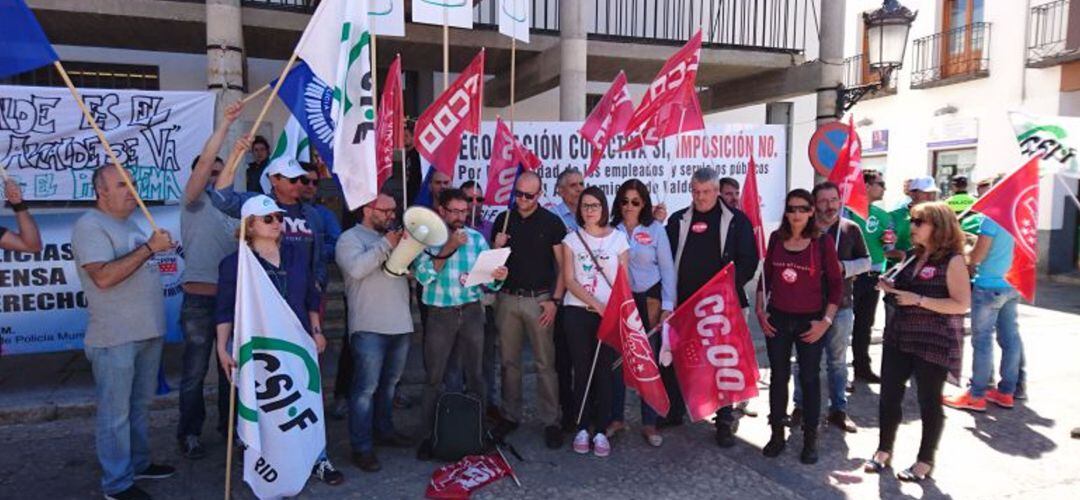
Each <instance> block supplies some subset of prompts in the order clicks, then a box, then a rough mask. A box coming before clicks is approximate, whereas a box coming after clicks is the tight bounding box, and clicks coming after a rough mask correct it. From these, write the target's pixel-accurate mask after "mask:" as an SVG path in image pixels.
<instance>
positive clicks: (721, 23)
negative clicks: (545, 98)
mask: <svg viewBox="0 0 1080 500" xmlns="http://www.w3.org/2000/svg"><path fill="white" fill-rule="evenodd" d="M502 1H505V0H474V2H473V3H474V4H475V7H474V11H473V23H474V27H475V28H476V29H498V22H499V16H498V10H497V9H498V8H499V5H500V4H501V2H502ZM579 1H583V2H585V3H586V7H587V9H588V14H589V18H588V19H587V20H586V29H587V30H588V36H589V38H590V39H599V40H609V41H617V42H632V43H650V44H668V45H678V44H681V43H684V42H685V41H686V40H688V39H689V38H690V37H691V36H693V34H694V32H695V31H696V30H697V29H698V27H700V28H701V29H702V42H703V44H704V45H705V46H707V47H709V46H711V47H725V48H746V49H754V50H769V51H782V52H793V53H801V52H802V51H803V50H804V49H805V47H806V36H807V28H808V27H809V26H808V22H810V19H811V16H813V15H816V14H815V13H813V12H811V10H810V9H813V8H815V7H816V2H815V1H814V0H579ZM515 2H516V3H517V4H519V5H522V6H526V8H527V9H528V11H529V22H530V24H531V26H532V30H533V31H534V32H539V33H548V34H556V33H558V31H559V2H560V0H515ZM407 3H409V2H407ZM241 4H242V5H243V6H245V7H253V8H262V9H278V10H285V11H292V12H301V13H310V12H313V11H314V10H315V7H317V6H318V4H319V0H241ZM409 9H410V6H409V5H406V11H408V10H409Z"/></svg>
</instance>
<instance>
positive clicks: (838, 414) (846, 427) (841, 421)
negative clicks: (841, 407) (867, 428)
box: [827, 411, 859, 434]
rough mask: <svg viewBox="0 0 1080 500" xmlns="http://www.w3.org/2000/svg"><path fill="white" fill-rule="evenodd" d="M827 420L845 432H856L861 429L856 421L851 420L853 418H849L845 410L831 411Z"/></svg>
mask: <svg viewBox="0 0 1080 500" xmlns="http://www.w3.org/2000/svg"><path fill="white" fill-rule="evenodd" d="M827 420H828V422H829V424H830V425H832V426H833V427H836V428H838V429H840V430H843V431H844V432H850V433H852V434H854V433H856V432H858V431H859V427H858V426H856V425H855V422H853V421H852V420H851V418H849V417H848V416H847V413H845V412H842V411H834V412H830V413H829V418H828V419H827Z"/></svg>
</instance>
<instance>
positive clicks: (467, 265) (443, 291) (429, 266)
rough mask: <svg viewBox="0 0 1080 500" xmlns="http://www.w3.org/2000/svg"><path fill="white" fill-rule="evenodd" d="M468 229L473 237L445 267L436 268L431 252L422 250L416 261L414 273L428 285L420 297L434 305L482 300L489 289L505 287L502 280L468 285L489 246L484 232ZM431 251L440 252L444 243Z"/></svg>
mask: <svg viewBox="0 0 1080 500" xmlns="http://www.w3.org/2000/svg"><path fill="white" fill-rule="evenodd" d="M464 231H465V234H467V235H468V236H469V240H468V241H467V242H466V243H465V244H464V245H461V246H460V247H458V249H457V251H456V252H454V254H453V255H451V256H450V257H449V258H447V259H446V264H444V265H443V268H442V271H438V272H436V271H435V262H434V260H433V259H432V258H431V256H430V255H428V253H427V252H424V253H421V254H420V256H419V257H417V259H416V261H414V262H413V274H414V275H415V276H416V280H417V281H419V282H420V284H421V285H424V294H423V295H421V297H420V300H421V301H422V302H423V303H424V304H426V305H429V306H434V307H454V306H460V305H464V304H468V303H471V302H476V301H478V300H480V298H481V297H482V296H483V295H484V290H485V289H487V290H491V291H497V290H498V289H499V288H501V287H502V282H501V281H496V282H494V283H491V284H489V285H487V286H469V287H466V286H464V285H465V280H466V279H468V277H469V271H470V270H472V267H473V264H475V263H476V258H477V257H478V256H479V255H480V252H483V251H484V250H487V249H488V244H487V240H486V239H484V235H482V234H480V232H478V231H476V230H475V229H471V228H468V227H466V228H464ZM430 252H431V253H433V254H435V255H438V254H439V253H441V252H442V247H439V248H438V249H431V250H430Z"/></svg>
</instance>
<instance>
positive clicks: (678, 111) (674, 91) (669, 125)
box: [621, 30, 705, 151]
mask: <svg viewBox="0 0 1080 500" xmlns="http://www.w3.org/2000/svg"><path fill="white" fill-rule="evenodd" d="M700 58H701V30H698V32H697V33H695V34H694V36H693V38H691V39H690V41H688V42H686V45H684V46H683V48H681V49H679V51H678V52H676V53H675V55H673V56H671V58H670V59H668V60H667V62H666V63H664V67H663V68H661V69H660V73H658V74H657V75H656V78H654V79H653V82H652V84H651V85H649V90H648V91H647V92H646V93H645V96H644V97H643V98H642V99H641V104H639V105H638V107H637V109H635V110H634V115H633V116H632V117H631V118H630V122H629V123H628V124H627V125H626V133H627V134H628V135H630V136H631V137H630V140H629V141H627V143H626V144H624V145H623V147H622V149H621V151H630V150H634V149H638V148H640V147H642V146H655V145H656V144H657V143H659V142H660V140H661V139H663V138H665V137H669V136H672V135H676V134H680V133H682V132H688V131H691V130H702V129H704V128H705V120H704V119H703V118H702V117H701V105H700V104H698V99H697V91H696V90H695V89H694V81H695V80H696V79H697V69H698V61H699V60H700Z"/></svg>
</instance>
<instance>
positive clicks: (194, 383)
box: [176, 293, 229, 439]
mask: <svg viewBox="0 0 1080 500" xmlns="http://www.w3.org/2000/svg"><path fill="white" fill-rule="evenodd" d="M214 306H215V300H214V297H207V296H202V295H192V294H189V293H185V294H184V302H183V304H182V305H181V306H180V327H181V328H182V329H183V331H184V357H183V371H182V374H181V376H180V422H179V424H177V426H176V438H177V439H183V438H185V437H187V436H199V435H201V434H202V428H203V422H204V421H205V420H206V404H205V398H204V396H203V380H204V379H206V370H207V369H208V368H209V367H210V357H211V354H212V353H213V352H214V349H215V341H216V339H217V321H215V320H214ZM215 365H217V366H216V367H215V370H216V371H217V377H218V391H217V407H218V421H217V430H218V432H222V433H224V432H225V431H226V428H227V427H228V419H229V380H228V379H227V378H226V377H225V373H224V372H222V371H221V364H220V363H215Z"/></svg>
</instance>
